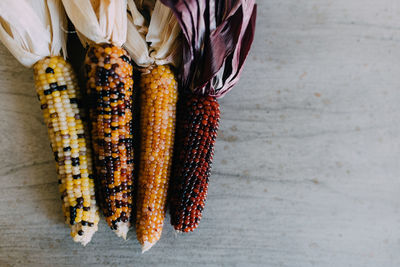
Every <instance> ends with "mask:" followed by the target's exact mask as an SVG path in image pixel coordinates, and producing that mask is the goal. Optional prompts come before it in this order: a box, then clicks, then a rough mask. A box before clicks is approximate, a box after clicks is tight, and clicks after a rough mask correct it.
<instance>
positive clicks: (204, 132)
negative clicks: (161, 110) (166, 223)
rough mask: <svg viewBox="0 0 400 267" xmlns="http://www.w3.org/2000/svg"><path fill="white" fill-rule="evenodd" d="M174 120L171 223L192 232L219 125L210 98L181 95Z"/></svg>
mask: <svg viewBox="0 0 400 267" xmlns="http://www.w3.org/2000/svg"><path fill="white" fill-rule="evenodd" d="M181 114H183V115H181V117H180V118H178V121H177V131H178V133H177V140H176V142H175V143H176V144H177V146H176V152H175V153H176V158H175V167H174V172H173V177H172V179H171V180H172V181H173V182H172V190H171V223H172V225H173V226H174V228H175V230H177V231H181V232H189V231H193V230H194V229H196V228H197V226H198V224H199V222H200V219H201V217H202V211H203V209H204V205H205V201H206V197H207V189H208V179H209V177H210V171H211V165H212V160H213V154H214V143H215V139H216V138H217V132H218V124H219V117H220V112H219V104H218V101H217V99H216V98H215V97H213V96H200V95H194V94H190V95H187V96H184V100H183V104H182V110H181Z"/></svg>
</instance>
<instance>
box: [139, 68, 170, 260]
mask: <svg viewBox="0 0 400 267" xmlns="http://www.w3.org/2000/svg"><path fill="white" fill-rule="evenodd" d="M140 88H141V92H140V95H141V121H140V131H141V151H140V166H139V185H138V198H137V220H136V233H137V238H138V240H139V242H140V243H141V244H142V246H143V252H144V251H146V250H148V249H150V248H151V247H152V246H153V245H154V244H155V243H156V242H157V241H158V240H159V239H160V236H161V232H162V227H163V222H164V217H165V209H166V197H167V190H168V181H169V176H170V172H171V163H172V151H173V143H174V133H175V117H176V102H177V94H178V86H177V82H176V80H175V77H174V74H173V72H172V71H171V69H170V68H169V67H168V66H154V67H152V68H149V69H148V70H146V72H145V73H143V74H142V79H141V82H140Z"/></svg>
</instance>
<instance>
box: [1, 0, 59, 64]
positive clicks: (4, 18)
mask: <svg viewBox="0 0 400 267" xmlns="http://www.w3.org/2000/svg"><path fill="white" fill-rule="evenodd" d="M65 27H66V19H65V15H64V11H63V9H62V5H61V1H60V0H47V1H45V0H35V1H34V0H1V1H0V40H1V41H2V42H3V43H4V45H5V46H6V47H7V48H8V49H9V50H10V52H11V53H12V54H13V55H14V56H15V57H16V58H17V59H18V61H19V62H21V64H23V65H24V66H26V67H32V65H34V64H35V63H36V62H37V61H39V60H41V59H43V58H45V57H48V56H58V55H60V52H61V50H63V52H64V56H65V52H66V49H65V48H66V42H65V41H66V40H65V33H64V32H63V29H64V28H65Z"/></svg>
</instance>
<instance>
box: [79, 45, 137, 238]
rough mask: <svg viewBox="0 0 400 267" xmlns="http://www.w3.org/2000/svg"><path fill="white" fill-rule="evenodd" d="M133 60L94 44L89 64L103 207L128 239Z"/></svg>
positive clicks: (111, 223)
mask: <svg viewBox="0 0 400 267" xmlns="http://www.w3.org/2000/svg"><path fill="white" fill-rule="evenodd" d="M132 68H133V67H132V64H131V59H130V57H129V56H128V54H127V52H126V51H125V50H124V49H123V48H121V47H117V46H113V45H111V44H101V45H93V46H91V47H90V48H89V50H88V52H87V54H86V59H85V69H86V75H87V89H88V95H89V96H90V98H91V101H90V103H91V104H90V114H91V119H92V139H93V148H94V152H95V163H96V171H97V175H98V177H99V185H98V187H99V191H100V192H99V195H100V196H101V197H100V202H101V207H102V209H103V212H104V216H105V217H106V220H107V223H108V225H109V226H110V227H111V229H112V230H114V231H115V233H116V234H117V235H118V236H121V237H123V238H124V239H126V234H127V232H128V229H129V226H130V219H131V212H132V187H133V146H132V138H133V133H132V105H133V103H132V93H133V78H132Z"/></svg>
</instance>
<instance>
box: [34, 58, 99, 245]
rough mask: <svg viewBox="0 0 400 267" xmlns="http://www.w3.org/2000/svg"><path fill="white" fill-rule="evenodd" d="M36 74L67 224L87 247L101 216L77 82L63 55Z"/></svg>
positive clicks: (39, 66) (45, 61)
mask: <svg viewBox="0 0 400 267" xmlns="http://www.w3.org/2000/svg"><path fill="white" fill-rule="evenodd" d="M34 74H35V75H34V76H35V86H36V92H37V94H38V97H39V100H40V103H41V109H42V110H43V114H44V121H45V123H46V125H47V126H48V132H49V136H50V141H51V147H52V150H53V153H54V157H55V160H56V165H57V173H58V176H59V189H60V192H61V195H62V196H61V200H62V205H63V211H64V215H65V219H66V223H67V224H69V225H70V226H71V235H72V237H73V239H74V240H75V241H76V242H80V243H82V244H83V245H86V244H87V243H88V242H89V241H90V240H91V238H92V235H93V234H94V233H95V232H96V231H97V225H98V221H99V216H98V210H97V206H96V199H95V191H94V180H93V173H92V162H91V150H90V147H89V144H88V143H87V142H86V139H85V137H86V136H85V129H84V125H83V122H82V119H81V114H82V110H80V109H79V107H78V102H79V89H78V85H77V80H76V77H75V74H74V72H73V70H72V68H71V66H70V64H69V63H67V62H66V61H65V60H64V59H63V58H62V57H60V56H54V57H47V58H44V59H42V60H40V61H38V62H37V63H36V64H35V65H34Z"/></svg>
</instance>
